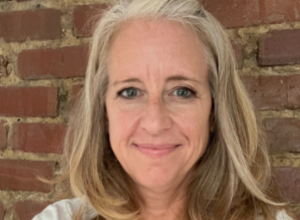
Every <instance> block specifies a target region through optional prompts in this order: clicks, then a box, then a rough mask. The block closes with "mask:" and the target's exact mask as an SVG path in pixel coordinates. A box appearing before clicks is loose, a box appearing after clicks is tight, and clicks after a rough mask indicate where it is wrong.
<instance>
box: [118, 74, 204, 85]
mask: <svg viewBox="0 0 300 220" xmlns="http://www.w3.org/2000/svg"><path fill="white" fill-rule="evenodd" d="M166 81H167V82H169V81H193V82H196V83H199V84H201V82H199V81H198V80H196V79H190V78H188V77H185V76H181V75H175V76H169V77H168V78H167V80H166ZM129 82H137V83H142V81H141V80H139V79H138V78H129V79H125V80H122V81H116V82H114V84H113V85H114V86H115V85H117V84H120V83H129Z"/></svg>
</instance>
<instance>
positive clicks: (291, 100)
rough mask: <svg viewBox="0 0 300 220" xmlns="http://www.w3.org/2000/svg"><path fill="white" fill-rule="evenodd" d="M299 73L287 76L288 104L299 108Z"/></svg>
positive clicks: (293, 107)
mask: <svg viewBox="0 0 300 220" xmlns="http://www.w3.org/2000/svg"><path fill="white" fill-rule="evenodd" d="M299 85H300V75H291V76H288V105H289V107H290V108H292V109H295V108H300V86H299Z"/></svg>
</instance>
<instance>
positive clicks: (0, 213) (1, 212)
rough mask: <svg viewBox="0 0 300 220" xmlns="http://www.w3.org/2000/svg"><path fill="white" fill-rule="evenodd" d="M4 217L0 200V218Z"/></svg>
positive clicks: (1, 219) (0, 219)
mask: <svg viewBox="0 0 300 220" xmlns="http://www.w3.org/2000/svg"><path fill="white" fill-rule="evenodd" d="M3 219H4V207H3V204H2V202H1V201H0V220H3Z"/></svg>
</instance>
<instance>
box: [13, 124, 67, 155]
mask: <svg viewBox="0 0 300 220" xmlns="http://www.w3.org/2000/svg"><path fill="white" fill-rule="evenodd" d="M65 130H66V125H63V124H43V123H17V124H14V126H13V146H12V149H13V150H14V151H25V152H34V153H56V154H61V153H62V140H63V136H64V133H65Z"/></svg>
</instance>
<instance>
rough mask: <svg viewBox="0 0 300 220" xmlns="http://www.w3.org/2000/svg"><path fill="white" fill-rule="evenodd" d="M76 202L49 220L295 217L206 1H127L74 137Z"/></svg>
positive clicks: (68, 145)
mask: <svg viewBox="0 0 300 220" xmlns="http://www.w3.org/2000/svg"><path fill="white" fill-rule="evenodd" d="M65 154H66V155H67V159H68V161H67V163H66V171H65V172H66V175H67V178H68V181H69V182H70V188H71V190H72V193H73V196H74V197H76V199H69V200H63V201H60V202H58V203H56V204H54V205H52V206H50V207H48V208H46V210H44V211H43V212H42V213H41V214H39V215H38V216H36V217H35V218H34V220H39V219H68V218H69V219H70V216H73V217H74V219H97V218H98V219H122V220H123V219H124V220H125V219H126V220H132V219H145V220H147V219H191V220H198V219H203V220H206V219H210V220H219V219H226V220H240V219H244V220H247V219H249V220H250V219H251V220H253V219H259V218H263V219H266V220H270V219H287V220H289V219H291V218H290V217H289V216H288V215H287V214H286V212H285V211H280V210H281V209H282V207H281V205H282V203H279V200H278V198H277V197H276V196H275V194H274V191H272V184H271V183H272V182H271V176H270V175H271V174H270V173H271V170H270V163H269V161H268V153H267V145H266V143H265V141H264V136H263V135H262V132H261V130H260V129H259V126H258V123H257V121H256V117H255V113H254V110H253V106H252V104H251V102H250V100H249V97H248V95H247V94H246V92H245V89H244V87H243V85H242V83H241V81H240V79H239V77H238V74H237V72H236V69H235V60H234V55H233V52H232V48H231V44H230V41H229V39H228V37H227V35H226V33H225V31H224V30H223V28H222V27H221V25H220V24H219V23H218V22H217V21H216V20H215V19H214V18H213V17H212V16H211V15H210V14H209V13H208V12H206V11H205V10H204V9H203V8H202V7H201V5H200V4H199V3H198V2H197V1H196V0H184V1H180V0H132V1H130V0H128V1H121V2H119V3H116V4H115V5H114V6H113V7H112V8H111V9H110V10H109V11H107V12H106V13H105V14H104V16H103V17H102V19H101V21H100V22H99V24H98V25H97V27H96V29H95V32H94V35H93V41H92V44H91V49H90V58H89V63H88V68H87V75H86V82H85V88H84V92H83V94H82V96H81V99H80V100H79V102H78V103H77V106H76V108H75V111H74V113H73V114H72V116H71V119H70V123H69V129H68V132H67V135H66V139H65Z"/></svg>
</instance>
